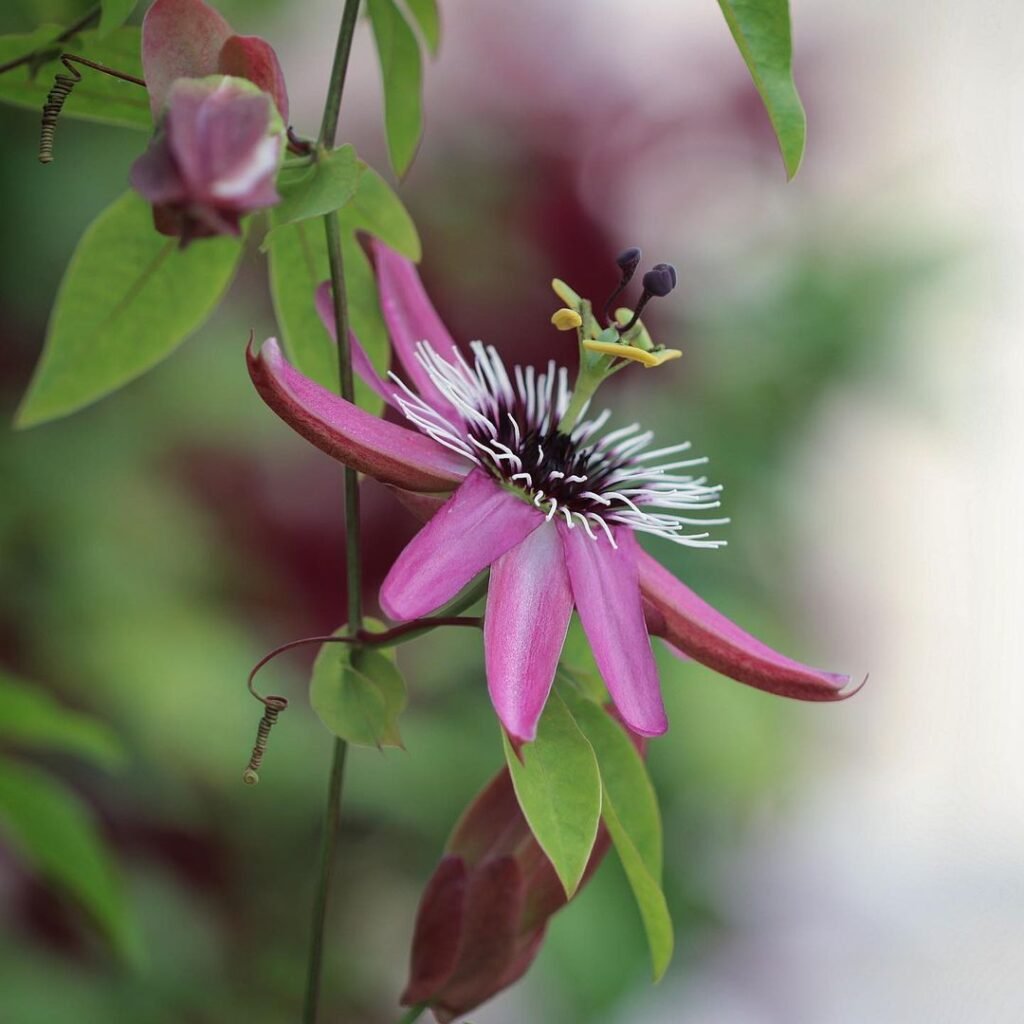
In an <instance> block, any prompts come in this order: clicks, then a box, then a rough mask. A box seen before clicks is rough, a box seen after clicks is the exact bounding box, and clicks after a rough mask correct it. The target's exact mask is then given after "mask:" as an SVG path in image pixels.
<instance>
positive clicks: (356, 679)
mask: <svg viewBox="0 0 1024 1024" xmlns="http://www.w3.org/2000/svg"><path fill="white" fill-rule="evenodd" d="M406 700H407V696H406V689H405V680H404V679H403V678H402V673H401V672H399V671H398V667H397V666H396V665H395V662H394V660H393V658H391V657H389V656H388V655H387V654H385V653H384V652H383V651H377V650H374V649H373V648H360V647H353V646H352V645H350V644H324V645H323V646H322V647H321V648H320V653H319V654H317V656H316V661H315V662H314V663H313V676H312V678H311V679H310V683H309V702H310V704H312V706H313V710H314V711H315V712H316V714H317V717H318V718H319V719H320V721H321V722H323V724H324V725H325V726H326V727H327V728H328V729H329V730H330V731H331V732H332V733H334V735H335V736H339V737H340V738H341V739H343V740H346V741H347V742H349V743H357V744H359V745H361V746H366V747H377V748H381V747H401V746H402V737H401V734H400V733H399V731H398V716H399V715H400V714H401V713H402V711H403V710H404V709H405V705H406Z"/></svg>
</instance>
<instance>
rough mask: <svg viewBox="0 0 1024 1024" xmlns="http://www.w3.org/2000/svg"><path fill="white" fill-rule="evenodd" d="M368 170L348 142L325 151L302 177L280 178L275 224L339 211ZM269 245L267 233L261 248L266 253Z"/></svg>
mask: <svg viewBox="0 0 1024 1024" xmlns="http://www.w3.org/2000/svg"><path fill="white" fill-rule="evenodd" d="M365 169H366V164H364V163H363V162H362V161H361V160H358V159H357V158H356V151H355V150H354V149H353V148H352V147H351V146H348V145H346V146H341V147H339V148H338V149H336V150H334V151H333V152H329V153H328V152H324V153H322V154H321V156H320V157H319V158H318V159H317V160H316V162H315V163H313V164H312V165H311V166H310V167H309V168H308V169H307V170H306V173H305V174H304V175H302V176H301V177H299V178H290V179H288V180H279V181H278V190H279V191H280V193H281V202H280V203H278V205H277V206H276V207H275V208H274V227H275V228H277V227H281V226H283V225H285V224H293V223H295V222H296V221H300V220H308V219H309V218H311V217H322V216H323V215H324V214H325V213H330V212H332V211H333V210H340V209H341V208H342V207H343V206H344V205H345V204H346V203H348V202H349V201H350V200H351V199H352V197H353V196H354V195H355V194H356V188H357V187H358V185H359V178H360V176H361V175H362V173H363V171H364V170H365ZM269 245H270V236H269V234H268V236H267V238H265V239H264V240H263V244H262V245H261V246H260V249H261V250H262V251H264V252H266V250H267V248H268V247H269Z"/></svg>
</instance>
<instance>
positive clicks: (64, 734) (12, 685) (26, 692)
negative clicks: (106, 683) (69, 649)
mask: <svg viewBox="0 0 1024 1024" xmlns="http://www.w3.org/2000/svg"><path fill="white" fill-rule="evenodd" d="M0 707H2V708H3V713H2V714H0V740H7V741H10V742H12V743H15V744H17V745H19V746H27V747H42V748H45V749H48V750H57V751H60V752H62V753H68V754H78V755H80V756H81V757H86V758H89V759H90V760H93V761H96V762H97V763H98V764H101V765H102V766H103V767H105V768H114V767H117V766H118V765H119V764H121V763H123V761H124V756H125V755H124V748H123V747H122V746H121V743H120V741H119V740H118V738H117V737H116V736H115V735H114V733H113V732H112V731H111V730H110V729H109V728H108V727H107V726H106V725H105V724H104V723H103V722H100V721H98V720H97V719H95V718H91V717H90V716H89V715H84V714H82V713H81V712H79V711H72V710H71V709H70V708H66V707H63V706H62V705H61V704H58V703H57V701H55V700H54V699H53V698H52V697H51V696H50V695H49V694H48V693H46V691H45V690H42V689H40V688H39V687H36V686H30V685H29V684H28V683H23V682H20V681H19V680H16V679H14V678H12V677H11V676H9V675H7V674H6V673H0Z"/></svg>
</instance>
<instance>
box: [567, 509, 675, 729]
mask: <svg viewBox="0 0 1024 1024" xmlns="http://www.w3.org/2000/svg"><path fill="white" fill-rule="evenodd" d="M558 529H559V532H560V533H561V535H562V545H563V546H564V548H565V560H566V564H567V565H568V567H569V579H570V580H571V581H572V593H573V597H574V598H575V600H576V608H577V610H578V611H579V613H580V621H581V622H582V624H583V630H584V632H585V633H586V634H587V639H588V640H589V641H590V647H591V649H592V650H593V652H594V660H595V661H596V662H597V667H598V668H599V669H600V670H601V676H602V678H603V679H604V682H605V685H606V686H607V687H608V692H609V693H610V694H611V697H612V700H614V701H615V707H616V708H617V709H618V712H619V714H620V715H621V716H622V719H623V721H624V722H625V723H626V725H628V726H629V728H630V729H632V730H633V731H634V732H638V733H640V734H641V735H642V736H659V735H661V733H663V732H664V731H665V730H666V729H667V728H668V722H667V720H666V718H665V708H664V706H663V705H662V702H661V690H660V688H659V686H658V670H657V667H656V665H655V663H654V654H653V652H652V651H651V643H650V640H648V638H647V626H646V624H645V623H644V613H643V606H642V605H641V603H640V586H639V583H638V580H637V568H636V551H637V546H636V541H635V540H634V538H633V533H632V531H631V530H628V529H624V528H622V529H616V531H615V540H616V542H617V543H618V548H613V547H612V546H611V544H610V543H609V541H608V538H607V537H606V536H605V535H604V534H598V536H597V539H596V540H593V539H591V538H590V537H588V536H587V534H586V533H585V532H584V531H583V530H582V529H580V528H578V527H577V528H575V529H569V528H568V527H567V526H566V525H565V524H564V523H559V526H558Z"/></svg>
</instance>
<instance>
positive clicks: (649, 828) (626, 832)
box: [560, 687, 675, 981]
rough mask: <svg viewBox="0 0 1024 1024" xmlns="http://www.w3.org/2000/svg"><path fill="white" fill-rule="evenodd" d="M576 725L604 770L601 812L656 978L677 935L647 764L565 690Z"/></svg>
mask: <svg viewBox="0 0 1024 1024" xmlns="http://www.w3.org/2000/svg"><path fill="white" fill-rule="evenodd" d="M560 693H562V695H563V696H564V697H565V700H566V703H567V704H568V706H569V708H570V710H571V712H572V715H573V717H574V718H575V719H576V724H577V725H578V726H579V728H580V730H581V731H582V733H583V735H584V736H586V738H587V740H588V741H589V742H590V745H591V747H593V749H594V754H595V755H596V757H597V763H598V767H599V769H600V772H601V784H602V787H603V801H602V808H601V816H602V818H603V820H604V823H605V826H606V827H607V829H608V832H609V834H610V835H611V837H612V842H614V843H615V849H616V850H618V853H619V857H620V858H621V860H622V866H623V868H625V871H626V877H627V878H628V879H629V884H630V887H631V888H632V890H633V895H634V897H635V898H636V902H637V906H638V907H639V909H640V916H641V917H642V918H643V922H644V930H645V931H646V932H647V943H648V945H649V946H650V949H651V962H652V967H653V971H654V980H655V981H658V980H659V979H660V978H661V977H662V975H663V974H664V973H665V970H666V969H667V967H668V965H669V962H670V961H671V959H672V948H673V945H674V943H675V937H674V932H673V927H672V919H671V917H670V916H669V912H668V906H667V904H666V902H665V895H664V893H663V892H662V889H661V860H662V839H661V813H660V811H659V810H658V798H657V796H656V795H655V792H654V787H653V786H652V785H651V780H650V778H649V776H648V774H647V768H646V766H645V765H644V762H643V759H642V758H641V757H640V754H639V753H638V752H637V749H636V747H634V746H633V743H632V742H631V740H630V739H629V737H628V736H627V735H626V733H625V732H624V731H623V729H622V727H621V726H619V724H618V723H617V722H615V721H614V720H613V719H612V717H611V715H609V714H608V713H607V712H606V711H603V710H602V709H601V708H600V707H599V706H598V705H597V704H595V703H593V702H592V701H589V700H587V699H586V698H585V697H582V696H580V695H579V694H577V693H575V692H574V691H573V690H572V689H571V688H570V687H565V688H564V689H561V690H560Z"/></svg>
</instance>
